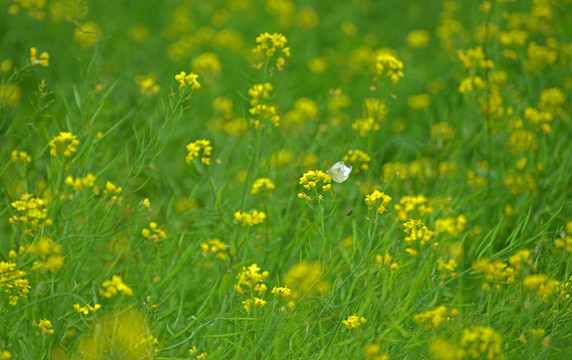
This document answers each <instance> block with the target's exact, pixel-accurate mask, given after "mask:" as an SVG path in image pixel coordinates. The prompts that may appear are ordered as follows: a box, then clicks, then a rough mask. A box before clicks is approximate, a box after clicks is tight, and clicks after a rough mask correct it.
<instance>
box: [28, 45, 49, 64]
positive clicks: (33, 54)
mask: <svg viewBox="0 0 572 360" xmlns="http://www.w3.org/2000/svg"><path fill="white" fill-rule="evenodd" d="M37 56H38V49H36V48H35V47H32V48H30V61H31V62H32V65H40V66H44V67H46V66H49V65H50V54H49V53H47V52H46V51H44V52H43V53H41V54H40V57H39V58H38V57H37Z"/></svg>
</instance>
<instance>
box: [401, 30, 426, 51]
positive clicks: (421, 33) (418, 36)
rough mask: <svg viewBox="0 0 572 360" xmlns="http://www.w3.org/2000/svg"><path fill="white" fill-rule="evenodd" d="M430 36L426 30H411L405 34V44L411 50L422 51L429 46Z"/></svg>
mask: <svg viewBox="0 0 572 360" xmlns="http://www.w3.org/2000/svg"><path fill="white" fill-rule="evenodd" d="M430 39H431V36H430V35H429V32H428V31H427V30H412V31H411V32H409V34H407V38H406V39H405V43H406V44H407V47H409V48H411V49H423V48H425V47H427V45H429V40H430Z"/></svg>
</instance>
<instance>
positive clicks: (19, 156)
mask: <svg viewBox="0 0 572 360" xmlns="http://www.w3.org/2000/svg"><path fill="white" fill-rule="evenodd" d="M0 99H2V93H1V92H0ZM18 161H23V162H27V163H31V162H32V157H31V156H30V154H28V153H27V152H26V151H23V150H14V151H12V162H18Z"/></svg>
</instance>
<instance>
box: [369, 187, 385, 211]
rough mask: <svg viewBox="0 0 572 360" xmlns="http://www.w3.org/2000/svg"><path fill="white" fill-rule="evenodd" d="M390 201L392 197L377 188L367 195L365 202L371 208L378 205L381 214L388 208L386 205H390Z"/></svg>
mask: <svg viewBox="0 0 572 360" xmlns="http://www.w3.org/2000/svg"><path fill="white" fill-rule="evenodd" d="M390 201H391V197H389V195H386V194H385V193H382V192H380V191H379V190H375V191H374V192H372V193H371V194H369V195H366V197H365V203H366V204H367V206H368V207H369V208H373V207H375V206H378V208H377V212H378V213H380V214H383V212H385V210H387V209H386V207H387V205H389V202H390Z"/></svg>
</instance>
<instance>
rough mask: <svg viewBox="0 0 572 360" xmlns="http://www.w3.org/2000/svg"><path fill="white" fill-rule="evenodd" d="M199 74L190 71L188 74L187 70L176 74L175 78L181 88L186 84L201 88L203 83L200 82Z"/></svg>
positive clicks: (193, 87)
mask: <svg viewBox="0 0 572 360" xmlns="http://www.w3.org/2000/svg"><path fill="white" fill-rule="evenodd" d="M198 77H199V75H197V74H195V73H190V74H189V75H187V73H186V72H184V71H181V72H180V73H178V74H177V75H175V80H177V82H178V83H179V89H181V88H184V87H186V86H190V87H191V89H200V87H201V84H200V83H199V82H198V80H197V79H198Z"/></svg>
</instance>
